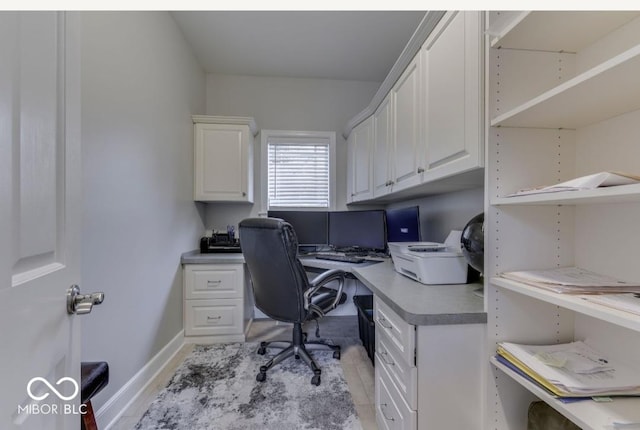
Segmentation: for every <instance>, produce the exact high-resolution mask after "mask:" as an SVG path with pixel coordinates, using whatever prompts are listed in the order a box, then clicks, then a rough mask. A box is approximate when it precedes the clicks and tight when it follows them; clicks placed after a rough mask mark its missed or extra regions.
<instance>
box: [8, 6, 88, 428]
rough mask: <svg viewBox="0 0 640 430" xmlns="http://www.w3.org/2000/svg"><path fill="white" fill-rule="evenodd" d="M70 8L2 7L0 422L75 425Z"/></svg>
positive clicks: (75, 79)
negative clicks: (70, 308) (69, 297)
mask: <svg viewBox="0 0 640 430" xmlns="http://www.w3.org/2000/svg"><path fill="white" fill-rule="evenodd" d="M78 19H79V18H78V16H77V15H76V14H65V13H56V12H22V13H17V12H0V58H2V60H1V61H0V345H1V346H0V381H2V382H1V385H0V428H2V429H38V430H42V429H53V430H58V429H60V430H62V429H65V430H66V429H77V428H79V427H80V417H79V415H78V413H79V412H80V410H81V409H82V408H79V406H80V394H79V392H78V393H76V387H77V386H78V389H79V382H80V381H79V379H80V350H79V346H80V345H79V336H80V326H79V323H80V317H78V316H74V315H69V314H68V313H67V309H66V297H65V295H66V292H67V289H68V288H69V286H70V285H71V284H76V283H79V275H80V267H79V244H80V228H81V215H82V214H81V206H80V193H81V190H80V175H81V169H80V167H81V166H80V142H79V138H80V126H79V125H80V110H79V109H80V92H79V89H80V55H79V49H80V44H79V34H78V30H79V25H78V24H79V23H78Z"/></svg>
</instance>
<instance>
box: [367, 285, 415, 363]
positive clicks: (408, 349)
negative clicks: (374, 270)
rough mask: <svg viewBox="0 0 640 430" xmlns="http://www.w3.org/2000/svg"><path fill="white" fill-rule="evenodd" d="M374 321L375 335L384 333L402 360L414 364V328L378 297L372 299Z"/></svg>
mask: <svg viewBox="0 0 640 430" xmlns="http://www.w3.org/2000/svg"><path fill="white" fill-rule="evenodd" d="M374 316H375V317H374V321H375V323H376V333H378V332H381V333H385V334H386V335H387V336H388V338H389V340H390V341H391V343H392V344H393V346H394V347H395V348H397V350H398V352H399V353H400V355H401V357H402V359H403V360H404V361H406V362H407V363H408V364H411V365H413V364H414V363H415V347H416V326H414V325H411V324H408V323H406V322H405V321H404V320H403V319H402V318H400V316H399V315H398V314H397V313H395V312H394V311H393V310H391V308H390V307H389V306H387V305H385V304H384V303H383V302H382V301H381V300H380V299H379V298H378V297H375V299H374Z"/></svg>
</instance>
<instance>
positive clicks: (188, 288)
mask: <svg viewBox="0 0 640 430" xmlns="http://www.w3.org/2000/svg"><path fill="white" fill-rule="evenodd" d="M243 285H244V270H243V266H242V264H216V265H191V266H186V267H185V299H187V300H189V299H230V298H241V297H242V290H243V288H242V287H243Z"/></svg>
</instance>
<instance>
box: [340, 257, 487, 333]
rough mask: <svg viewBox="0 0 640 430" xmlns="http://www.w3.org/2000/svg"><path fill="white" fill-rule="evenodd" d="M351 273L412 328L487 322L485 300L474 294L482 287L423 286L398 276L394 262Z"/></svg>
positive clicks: (479, 285)
mask: <svg viewBox="0 0 640 430" xmlns="http://www.w3.org/2000/svg"><path fill="white" fill-rule="evenodd" d="M352 272H353V274H354V275H355V276H356V277H357V278H358V279H359V280H360V281H361V282H362V283H363V284H364V285H366V286H367V288H369V289H370V290H371V291H373V293H374V294H375V295H376V296H378V297H379V298H380V299H381V300H382V301H383V302H384V303H386V304H387V305H388V306H389V307H391V308H392V309H393V310H394V311H395V312H396V313H397V314H398V315H400V317H402V318H403V319H404V320H405V321H406V322H408V323H409V324H414V325H447V324H485V323H486V322H487V314H486V312H484V303H483V302H484V300H483V299H482V297H479V296H477V295H476V294H475V293H474V292H473V290H475V289H477V288H478V287H481V284H460V285H424V284H421V283H419V282H416V281H414V280H412V279H409V278H407V277H406V276H404V275H401V274H400V273H398V272H396V271H395V270H394V268H393V263H392V262H391V261H386V262H383V263H379V264H375V265H372V266H368V267H362V268H360V267H357V268H354V269H353V270H352Z"/></svg>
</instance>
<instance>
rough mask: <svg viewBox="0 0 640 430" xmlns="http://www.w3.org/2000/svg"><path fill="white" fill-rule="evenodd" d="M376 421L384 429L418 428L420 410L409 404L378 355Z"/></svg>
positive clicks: (402, 429) (404, 429) (410, 429)
mask: <svg viewBox="0 0 640 430" xmlns="http://www.w3.org/2000/svg"><path fill="white" fill-rule="evenodd" d="M376 422H377V424H378V428H379V429H381V430H382V429H384V430H416V429H417V428H418V412H416V410H415V409H411V407H410V406H409V405H408V404H407V402H406V401H405V400H404V398H403V397H402V394H401V393H400V392H399V391H398V389H397V388H396V386H395V385H394V384H393V382H392V380H391V376H390V375H389V372H388V371H387V368H386V367H385V365H384V364H383V363H382V362H381V361H380V356H379V355H376Z"/></svg>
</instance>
